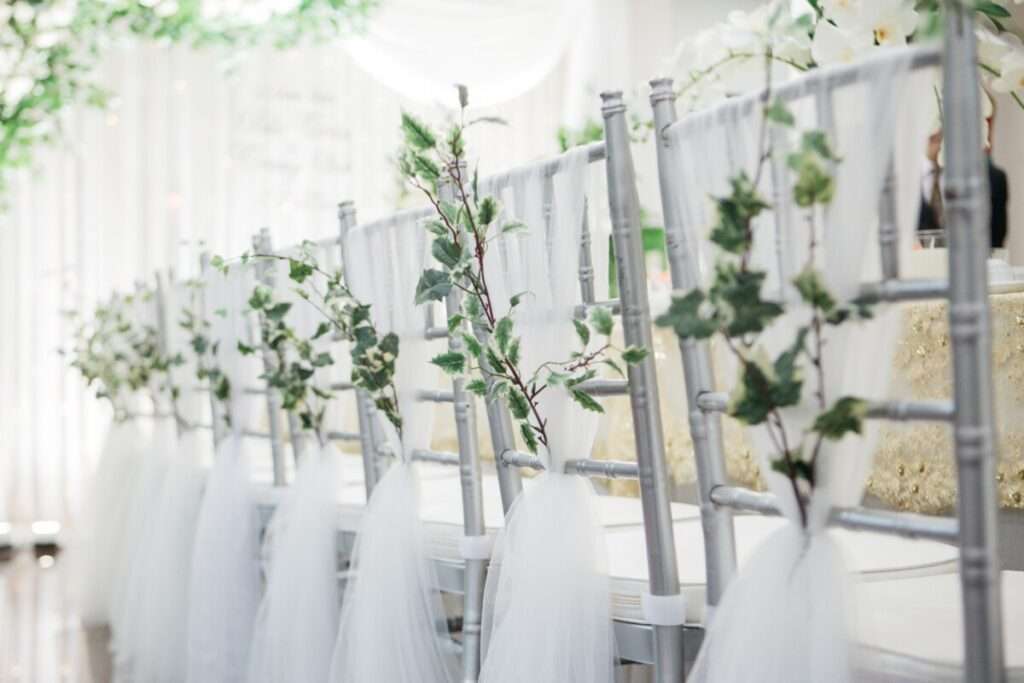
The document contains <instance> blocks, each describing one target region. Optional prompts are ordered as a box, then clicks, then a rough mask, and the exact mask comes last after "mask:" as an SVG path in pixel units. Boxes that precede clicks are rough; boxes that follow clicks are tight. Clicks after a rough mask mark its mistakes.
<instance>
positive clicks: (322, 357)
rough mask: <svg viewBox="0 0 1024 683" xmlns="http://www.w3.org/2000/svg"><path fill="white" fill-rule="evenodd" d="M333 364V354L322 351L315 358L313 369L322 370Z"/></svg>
mask: <svg viewBox="0 0 1024 683" xmlns="http://www.w3.org/2000/svg"><path fill="white" fill-rule="evenodd" d="M333 363H334V359H333V358H331V354H329V353H327V352H326V351H321V352H320V353H318V354H317V355H316V356H314V357H313V367H315V368H322V367H324V366H327V365H332V364H333Z"/></svg>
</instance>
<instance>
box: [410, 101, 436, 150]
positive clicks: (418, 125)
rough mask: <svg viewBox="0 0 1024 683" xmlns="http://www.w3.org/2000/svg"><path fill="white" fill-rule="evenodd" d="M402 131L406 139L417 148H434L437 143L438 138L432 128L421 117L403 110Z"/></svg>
mask: <svg viewBox="0 0 1024 683" xmlns="http://www.w3.org/2000/svg"><path fill="white" fill-rule="evenodd" d="M402 133H403V134H404V135H405V141H406V142H407V143H408V144H409V145H410V146H412V147H415V148H416V149H423V150H425V149H432V148H433V147H434V146H435V145H436V144H437V138H435V137H434V134H433V133H432V132H431V131H430V128H429V127H428V126H427V125H426V124H424V123H422V122H421V121H420V120H419V119H417V118H416V117H414V116H413V115H412V114H409V113H408V112H404V111H403V112H402Z"/></svg>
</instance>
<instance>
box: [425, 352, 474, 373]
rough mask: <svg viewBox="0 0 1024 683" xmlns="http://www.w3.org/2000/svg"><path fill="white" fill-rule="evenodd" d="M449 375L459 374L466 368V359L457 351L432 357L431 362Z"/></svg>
mask: <svg viewBox="0 0 1024 683" xmlns="http://www.w3.org/2000/svg"><path fill="white" fill-rule="evenodd" d="M430 362H431V363H433V364H434V365H436V366H437V367H439V368H441V369H442V370H444V371H445V373H447V374H449V375H458V374H461V373H462V372H463V371H464V370H465V368H466V357H465V356H464V355H462V354H461V353H459V352H458V351H447V352H445V353H442V354H439V355H437V356H434V357H433V358H432V359H431V361H430Z"/></svg>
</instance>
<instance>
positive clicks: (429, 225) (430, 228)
mask: <svg viewBox="0 0 1024 683" xmlns="http://www.w3.org/2000/svg"><path fill="white" fill-rule="evenodd" d="M424 227H425V228H426V229H427V232H429V233H430V234H431V235H434V236H435V237H444V236H446V235H447V234H448V226H446V225H445V224H444V223H442V222H441V221H439V220H436V219H435V220H430V221H427V222H426V223H424Z"/></svg>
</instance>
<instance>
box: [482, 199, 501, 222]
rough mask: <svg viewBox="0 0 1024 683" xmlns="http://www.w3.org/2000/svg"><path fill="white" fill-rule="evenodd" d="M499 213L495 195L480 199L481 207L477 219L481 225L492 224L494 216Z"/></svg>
mask: <svg viewBox="0 0 1024 683" xmlns="http://www.w3.org/2000/svg"><path fill="white" fill-rule="evenodd" d="M497 215H498V202H496V201H494V197H484V198H483V199H482V200H481V201H480V209H479V211H478V212H477V221H478V222H479V223H480V225H490V223H491V221H493V220H494V217H495V216H497Z"/></svg>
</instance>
